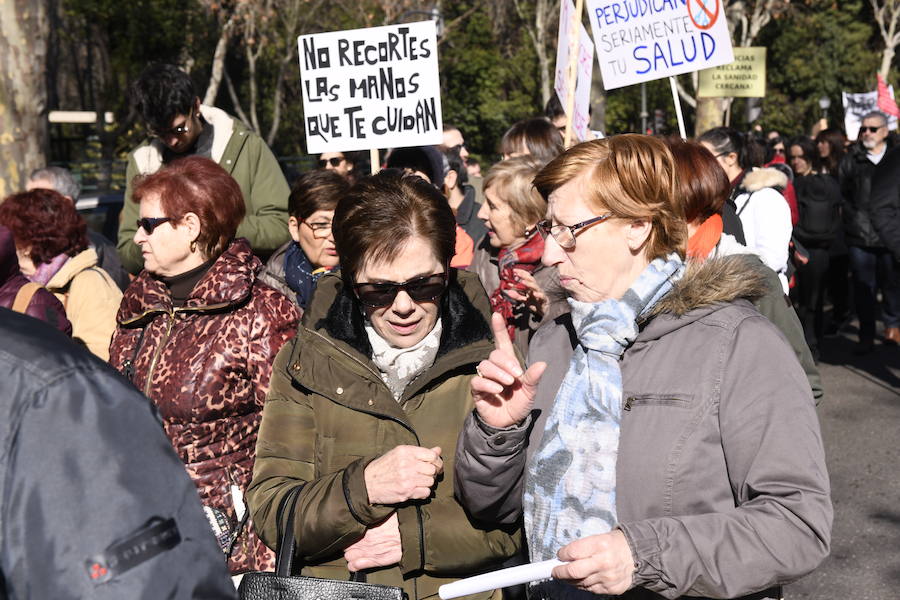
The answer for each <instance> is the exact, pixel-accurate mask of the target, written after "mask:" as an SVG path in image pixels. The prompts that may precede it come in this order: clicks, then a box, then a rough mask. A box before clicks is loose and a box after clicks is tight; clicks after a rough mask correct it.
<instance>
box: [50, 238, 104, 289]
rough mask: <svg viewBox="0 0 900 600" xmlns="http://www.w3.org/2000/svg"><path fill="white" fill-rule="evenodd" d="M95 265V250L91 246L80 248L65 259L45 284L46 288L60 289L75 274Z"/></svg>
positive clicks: (68, 282) (70, 280) (66, 284)
mask: <svg viewBox="0 0 900 600" xmlns="http://www.w3.org/2000/svg"><path fill="white" fill-rule="evenodd" d="M95 266H97V251H96V250H94V249H93V248H87V249H86V250H82V251H81V252H79V253H78V254H76V255H75V256H73V257H72V258H70V259H69V260H67V261H66V264H64V265H63V266H62V268H60V270H59V271H57V272H56V273H55V274H54V275H53V277H51V278H50V281H48V282H47V285H46V286H45V287H46V288H47V289H48V290H51V291H54V290H60V289H63V288H65V287H67V286H68V285H69V284H71V283H72V280H73V279H74V278H75V276H76V275H78V274H79V273H81V272H82V271H84V270H85V269H90V268H91V267H95Z"/></svg>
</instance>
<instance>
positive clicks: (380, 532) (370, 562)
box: [344, 513, 403, 573]
mask: <svg viewBox="0 0 900 600" xmlns="http://www.w3.org/2000/svg"><path fill="white" fill-rule="evenodd" d="M402 556H403V547H402V546H401V544H400V521H399V520H398V519H397V513H391V516H390V517H388V518H387V520H385V521H384V522H382V523H381V524H379V525H376V526H375V527H370V528H368V529H367V530H366V534H365V535H364V536H363V537H362V539H361V540H359V541H358V542H356V543H355V544H353V545H351V546H347V548H346V549H345V550H344V559H345V560H346V561H347V568H348V569H349V570H350V571H351V572H353V573H355V572H356V571H363V570H365V569H372V568H374V567H389V566H391V565H396V564H397V563H398V562H400V558H401V557H402Z"/></svg>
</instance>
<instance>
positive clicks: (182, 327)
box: [110, 156, 299, 574]
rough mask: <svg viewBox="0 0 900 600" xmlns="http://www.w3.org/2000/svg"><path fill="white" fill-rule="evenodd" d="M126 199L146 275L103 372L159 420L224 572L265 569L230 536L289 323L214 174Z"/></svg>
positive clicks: (173, 172)
mask: <svg viewBox="0 0 900 600" xmlns="http://www.w3.org/2000/svg"><path fill="white" fill-rule="evenodd" d="M133 197H134V200H135V201H136V202H138V203H139V210H140V219H138V221H137V232H136V233H135V234H134V241H135V243H137V244H138V246H140V248H141V254H142V255H143V261H144V267H145V268H144V270H143V271H142V272H141V273H140V275H138V276H137V278H136V279H135V280H134V281H133V282H132V283H131V285H130V286H129V288H128V290H127V291H126V292H125V297H124V298H123V299H122V305H121V306H120V308H119V313H118V316H117V321H118V328H117V329H116V332H115V335H114V337H113V341H112V346H111V348H110V363H111V364H112V365H113V366H114V367H115V368H116V369H118V370H119V371H120V372H121V373H122V374H123V375H125V377H127V378H128V379H129V380H131V382H132V383H133V384H134V385H135V386H136V387H137V388H138V389H140V390H141V391H142V392H144V394H145V395H146V396H147V397H148V398H150V400H152V401H153V403H154V404H155V405H156V407H157V409H158V410H159V414H160V416H161V417H162V421H163V426H164V427H165V430H166V434H167V435H168V436H169V439H170V440H171V442H172V445H173V446H174V447H175V451H176V452H177V453H178V455H179V456H180V457H181V460H182V461H184V464H185V467H186V469H187V472H188V474H189V475H190V476H191V478H192V479H193V480H194V483H195V484H196V485H197V491H198V492H199V494H200V499H201V501H202V502H203V504H204V506H205V507H206V508H207V516H209V517H210V519H211V525H213V530H214V532H216V534H217V537H218V538H219V543H220V544H221V545H222V548H223V551H225V552H228V551H229V550H230V559H229V568H230V570H231V572H232V573H233V574H239V573H243V572H245V571H248V570H266V569H271V568H272V567H273V566H274V556H273V555H272V554H271V552H270V551H269V550H268V548H266V547H265V545H263V544H262V543H261V542H260V541H259V538H257V537H256V534H255V532H254V528H253V526H252V524H245V525H244V526H243V527H241V526H240V524H241V522H242V517H243V515H245V514H246V507H245V506H244V501H243V495H244V493H245V492H246V489H247V486H248V484H249V483H250V477H251V473H252V469H253V458H254V451H255V449H256V432H257V429H258V427H259V422H260V419H261V413H262V407H263V402H264V400H265V397H266V392H268V389H269V378H270V376H271V373H272V361H273V360H274V358H275V354H276V353H277V352H278V351H279V350H280V349H281V346H282V345H284V343H285V342H286V341H287V340H288V339H290V338H291V337H292V336H293V335H294V332H295V330H296V327H297V322H298V320H299V314H298V311H297V309H296V308H295V306H294V305H293V304H292V303H291V302H290V301H289V300H288V299H287V298H285V297H284V296H282V295H281V294H280V293H278V292H276V291H275V290H273V289H271V288H270V287H269V286H267V285H264V284H262V283H261V282H260V281H259V280H258V279H257V273H258V272H259V271H260V270H261V269H262V264H261V263H260V261H259V259H258V258H256V257H255V256H253V253H252V250H251V248H250V244H249V243H248V242H247V240H246V239H243V238H237V239H235V234H236V232H237V228H238V224H239V223H240V222H241V219H242V218H243V216H244V201H243V197H242V195H241V189H240V187H239V186H238V184H237V182H236V181H235V180H234V179H233V178H232V177H231V176H229V175H228V173H227V172H226V171H225V170H224V169H223V168H222V167H220V166H218V165H217V164H216V163H214V162H213V161H211V160H209V159H207V158H201V157H198V156H192V157H188V158H184V159H181V160H178V161H175V162H173V163H171V164H170V165H167V166H165V167H163V168H162V169H160V170H159V171H157V172H156V173H154V174H152V175H148V176H146V177H144V178H142V179H140V180H138V181H137V182H135V187H134V196H133ZM223 560H224V557H223Z"/></svg>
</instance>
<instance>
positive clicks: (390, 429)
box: [247, 272, 521, 600]
mask: <svg viewBox="0 0 900 600" xmlns="http://www.w3.org/2000/svg"><path fill="white" fill-rule="evenodd" d="M342 289H343V284H342V282H341V279H340V277H339V276H337V275H333V274H332V275H326V276H325V277H323V278H322V279H321V280H320V282H319V285H318V289H317V291H316V295H315V297H314V298H313V302H312V305H311V306H310V307H309V309H308V310H307V312H306V314H305V315H304V318H303V324H302V325H301V327H300V330H299V332H298V334H297V337H296V338H295V341H294V343H292V344H288V345H287V346H285V347H284V348H283V349H282V351H281V352H280V353H279V354H278V357H277V358H276V360H275V366H274V370H273V373H272V382H271V388H270V391H269V396H268V398H267V400H266V405H265V408H264V410H263V418H262V424H261V426H260V430H259V438H258V441H257V449H256V452H257V454H256V464H255V467H254V472H253V481H252V482H251V484H250V488H249V490H248V492H247V499H248V503H249V506H250V510H251V514H252V516H253V520H254V523H255V526H256V528H257V531H258V532H259V534H260V537H261V538H262V539H263V540H264V541H265V542H266V543H267V544H268V545H269V546H272V547H274V546H275V545H276V543H277V537H278V534H277V524H276V513H277V511H278V506H279V503H280V502H281V500H282V498H283V497H284V495H285V494H286V493H287V492H288V491H289V490H291V489H292V488H294V487H295V486H296V485H298V484H302V483H305V484H306V485H305V487H304V488H303V491H302V493H301V494H300V496H299V500H298V502H299V504H298V506H297V520H296V536H297V540H298V541H297V544H298V550H297V554H298V556H297V558H298V559H300V560H302V561H303V563H304V564H305V565H310V566H307V567H306V568H304V569H303V574H305V575H311V576H315V577H327V578H332V579H347V578H348V571H347V563H346V561H345V560H344V558H343V550H344V549H345V548H346V547H347V546H349V545H351V544H352V543H354V542H356V541H357V540H359V539H360V538H361V537H362V535H363V534H364V533H365V531H366V528H367V527H370V526H372V525H375V524H378V523H380V522H381V521H383V520H384V519H386V518H387V517H388V516H390V514H391V513H392V512H393V511H395V510H396V511H397V515H398V520H399V525H400V535H401V542H402V547H403V556H402V559H401V561H400V563H399V564H398V565H396V566H394V567H387V568H382V569H376V570H373V571H370V572H369V573H368V574H367V575H368V581H369V582H371V583H380V584H386V585H396V586H402V587H403V588H404V590H405V591H406V593H407V595H408V596H409V598H410V600H417V599H421V598H429V597H432V596H434V595H436V594H437V589H438V586H439V585H441V584H443V583H447V582H449V581H453V580H455V579H458V578H460V577H465V576H468V575H472V574H475V573H479V572H483V571H487V570H490V569H492V568H496V567H497V566H498V565H499V563H501V562H502V561H503V560H504V559H506V558H508V557H511V556H513V555H514V554H516V552H517V550H518V548H519V546H520V543H521V533H520V532H519V531H518V529H515V528H513V529H506V530H502V529H498V528H491V527H490V526H486V525H478V524H476V523H474V522H473V521H471V520H470V519H469V517H468V516H467V515H466V513H465V511H464V510H463V508H462V506H461V505H460V504H459V502H458V501H457V500H456V499H455V497H454V482H453V477H452V473H453V467H454V464H453V463H454V460H455V457H454V452H453V449H454V448H455V447H456V441H457V437H458V435H459V432H460V430H461V428H462V425H463V422H464V421H465V419H466V416H467V415H468V414H469V413H470V412H471V411H472V407H473V404H472V398H471V394H470V391H469V381H470V379H471V378H472V377H473V376H474V374H475V366H476V365H477V364H478V362H480V361H481V360H483V359H485V358H486V357H487V356H488V355H489V354H490V352H491V351H492V350H493V342H492V340H491V332H490V327H489V326H488V320H487V317H488V316H489V314H490V305H489V302H488V299H487V296H486V295H485V293H484V290H483V288H482V287H481V284H480V283H479V282H478V279H477V277H476V276H475V275H474V274H470V273H464V272H455V275H454V276H451V283H450V286H449V287H448V289H447V292H446V293H445V294H444V297H443V298H442V300H441V303H442V306H441V315H442V316H441V318H442V319H443V334H442V338H441V343H440V349H439V351H438V356H437V358H436V359H435V362H434V364H433V365H432V367H431V368H430V369H428V370H427V371H425V372H424V373H422V374H421V375H419V376H418V377H417V378H415V379H413V381H412V382H411V383H410V384H409V385H408V387H407V389H406V391H405V392H404V394H403V396H402V398H401V399H400V402H399V403H398V402H397V401H396V400H395V399H394V397H393V395H392V394H391V392H390V390H389V389H388V387H387V386H386V385H385V384H384V382H383V381H382V379H381V376H380V374H379V373H378V369H377V367H376V366H375V365H374V363H373V362H372V361H371V360H370V358H369V357H370V356H371V348H370V347H369V342H368V338H367V336H366V334H365V332H364V329H363V317H362V313H361V311H360V309H359V305H358V304H357V301H356V300H355V299H352V298H351V297H350V296H349V294H345V293H344V292H343V291H342ZM398 445H415V446H423V447H428V448H431V447H435V446H439V447H440V448H441V449H442V456H443V459H444V474H443V476H441V477H439V479H438V483H437V485H436V486H435V488H434V493H433V495H432V497H431V498H430V499H428V500H425V501H410V502H406V503H403V504H400V505H391V506H385V505H373V504H370V503H369V501H368V494H367V491H366V484H365V479H364V470H365V467H366V466H367V465H368V463H369V462H370V461H372V460H373V459H375V458H377V457H378V456H381V455H383V454H385V453H386V452H388V451H389V450H391V449H393V448H394V447H395V446H398ZM490 595H491V594H483V595H482V596H480V597H482V598H486V597H489V596H490Z"/></svg>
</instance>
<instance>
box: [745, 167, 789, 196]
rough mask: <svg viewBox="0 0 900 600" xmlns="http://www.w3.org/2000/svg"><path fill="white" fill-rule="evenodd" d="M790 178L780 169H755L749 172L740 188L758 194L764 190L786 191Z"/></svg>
mask: <svg viewBox="0 0 900 600" xmlns="http://www.w3.org/2000/svg"><path fill="white" fill-rule="evenodd" d="M787 184H788V177H787V175H785V174H784V173H782V172H781V171H780V170H779V169H775V168H772V167H766V168H760V169H753V170H752V171H747V173H746V174H745V175H744V179H743V180H741V184H740V188H741V189H742V190H744V191H746V192H750V193H751V194H752V193H753V192H758V191H759V190H761V189H763V188H767V187H769V188H776V189H782V190H783V189H784V188H785V187H787Z"/></svg>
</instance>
